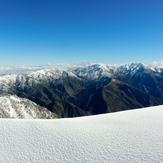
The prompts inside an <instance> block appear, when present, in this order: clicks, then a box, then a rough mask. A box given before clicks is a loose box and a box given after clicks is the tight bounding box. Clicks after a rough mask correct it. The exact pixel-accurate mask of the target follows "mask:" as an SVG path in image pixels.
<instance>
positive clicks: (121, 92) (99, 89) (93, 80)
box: [0, 63, 163, 117]
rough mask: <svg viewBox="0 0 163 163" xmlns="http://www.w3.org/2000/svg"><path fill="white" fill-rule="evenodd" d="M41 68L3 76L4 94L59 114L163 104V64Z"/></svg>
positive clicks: (0, 87)
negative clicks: (21, 98)
mask: <svg viewBox="0 0 163 163" xmlns="http://www.w3.org/2000/svg"><path fill="white" fill-rule="evenodd" d="M36 69H37V68H36ZM38 69H39V68H38ZM38 69H37V71H33V72H30V73H25V74H19V73H18V74H11V75H9V74H8V75H1V76H0V94H1V95H2V96H3V95H17V96H18V97H23V98H27V99H29V100H31V101H33V102H35V103H36V104H38V105H40V106H42V107H45V108H47V109H48V110H50V111H51V112H53V113H55V114H57V116H58V117H74V116H84V115H91V114H101V113H107V112H115V111H121V110H128V109H135V108H141V107H147V106H154V105H160V104H163V91H162V90H163V67H161V66H160V65H159V66H157V65H155V66H147V65H145V64H142V63H130V64H124V65H120V66H118V65H116V66H114V65H108V64H88V65H87V66H72V67H71V66H70V65H68V66H62V65H60V66H53V65H50V66H49V67H44V68H43V69H39V70H38Z"/></svg>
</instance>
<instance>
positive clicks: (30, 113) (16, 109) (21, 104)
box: [0, 96, 57, 119]
mask: <svg viewBox="0 0 163 163" xmlns="http://www.w3.org/2000/svg"><path fill="white" fill-rule="evenodd" d="M0 118H21V119H22V118H23V119H33V118H45V119H47V118H57V116H56V115H55V114H54V113H51V112H50V111H49V110H47V109H46V108H44V107H41V106H38V105H37V104H36V103H34V102H32V101H30V100H27V99H25V98H19V97H17V96H3V97H0Z"/></svg>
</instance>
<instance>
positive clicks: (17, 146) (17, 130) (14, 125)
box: [0, 106, 163, 163]
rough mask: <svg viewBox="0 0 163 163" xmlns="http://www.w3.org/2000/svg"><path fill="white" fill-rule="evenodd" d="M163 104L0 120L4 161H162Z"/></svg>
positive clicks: (0, 159)
mask: <svg viewBox="0 0 163 163" xmlns="http://www.w3.org/2000/svg"><path fill="white" fill-rule="evenodd" d="M162 126H163V106H157V107H151V108H144V109H137V110H132V111H123V112H118V113H110V114H103V115H97V116H88V117H80V118H65V119H54V120H12V119H10V120H9V119H0V141H1V143H0V162H1V163H11V162H12V163H22V162H32V163H44V162H46V163H52V162H58V163H61V162H62V163H63V162H66V163H70V162H85V163H88V162H92V163H100V162H101V163H104V162H106V163H110V162H114V163H119V162H127V163H128V162H132V163H134V162H135V163H138V162H140V163H143V162H148V163H153V162H158V163H159V162H160V163H161V162H163V127H162Z"/></svg>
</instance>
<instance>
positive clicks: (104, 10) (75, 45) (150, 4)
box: [0, 0, 163, 66]
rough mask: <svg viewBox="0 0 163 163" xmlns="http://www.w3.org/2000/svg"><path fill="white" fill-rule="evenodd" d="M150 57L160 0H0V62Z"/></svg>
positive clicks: (158, 41) (162, 8)
mask: <svg viewBox="0 0 163 163" xmlns="http://www.w3.org/2000/svg"><path fill="white" fill-rule="evenodd" d="M153 61H163V1H162V0H136V1H132V0H39V1H38V0H0V66H18V65H44V64H48V63H51V64H55V63H80V62H90V63H108V64H115V63H129V62H142V63H145V64H148V63H152V62H153Z"/></svg>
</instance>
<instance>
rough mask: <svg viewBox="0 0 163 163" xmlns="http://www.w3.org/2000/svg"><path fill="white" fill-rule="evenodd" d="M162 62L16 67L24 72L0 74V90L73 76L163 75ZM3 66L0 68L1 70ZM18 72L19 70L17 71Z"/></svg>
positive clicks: (8, 91)
mask: <svg viewBox="0 0 163 163" xmlns="http://www.w3.org/2000/svg"><path fill="white" fill-rule="evenodd" d="M162 66H163V64H162V62H159V63H158V65H157V63H153V65H145V64H141V63H130V64H123V65H109V64H86V65H85V64H81V65H78V66H77V65H75V64H74V65H62V64H61V65H59V64H58V65H57V64H55V65H51V64H49V65H47V66H40V67H39V66H38V67H37V66H36V67H18V69H17V68H13V69H10V68H8V70H9V71H11V72H12V70H14V71H16V70H22V71H23V70H24V72H28V73H26V74H24V73H20V74H19V73H18V74H10V75H9V74H6V75H1V76H0V92H1V93H2V92H3V93H4V92H6V93H11V94H12V89H13V86H14V87H15V86H16V87H18V86H19V87H22V88H24V87H25V86H36V85H37V84H38V83H42V82H46V83H51V82H54V81H55V80H57V82H58V83H61V82H62V80H63V78H68V77H74V78H78V80H80V79H81V78H82V79H85V80H88V81H89V80H96V81H98V80H101V79H102V78H105V77H108V78H114V77H115V78H116V76H118V75H128V74H129V75H131V76H132V75H134V74H136V73H142V72H149V73H150V72H152V73H158V74H159V73H160V74H161V75H163V67H162ZM2 70H3V68H0V71H2ZM18 72H19V71H18Z"/></svg>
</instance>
